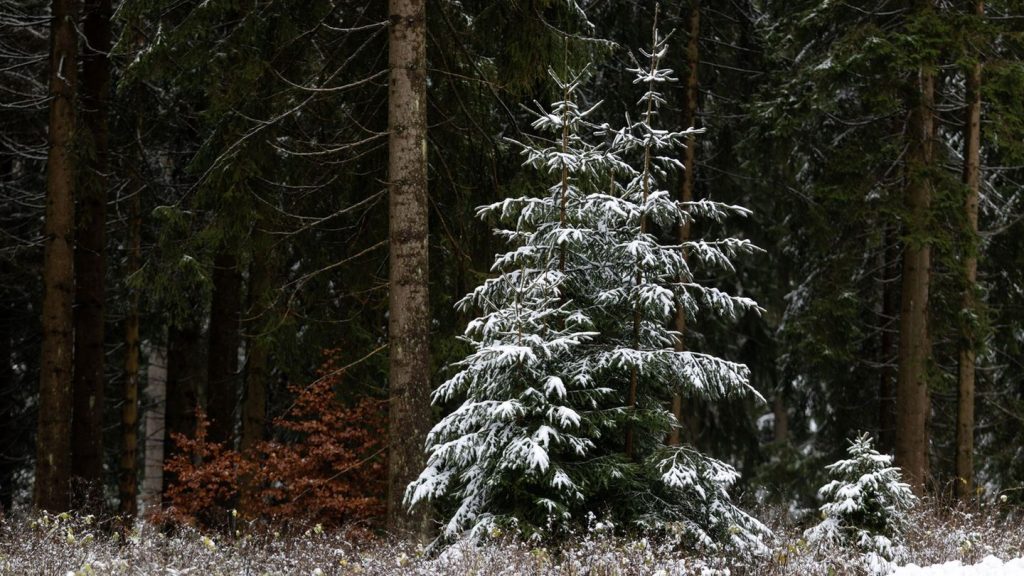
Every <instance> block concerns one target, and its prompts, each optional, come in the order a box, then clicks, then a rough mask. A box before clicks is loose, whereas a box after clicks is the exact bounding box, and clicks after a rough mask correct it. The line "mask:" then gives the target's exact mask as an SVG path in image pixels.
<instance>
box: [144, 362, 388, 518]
mask: <svg viewBox="0 0 1024 576" xmlns="http://www.w3.org/2000/svg"><path fill="white" fill-rule="evenodd" d="M326 355H327V361H326V362H325V364H324V365H323V366H322V367H321V369H320V377H319V378H318V379H317V380H316V381H314V382H313V383H312V384H308V385H293V386H290V387H289V390H290V391H291V392H292V394H293V395H294V401H293V403H292V405H291V406H290V407H289V408H288V410H287V411H286V412H285V414H284V415H283V416H281V417H278V418H276V419H275V420H274V427H275V432H276V433H275V434H274V438H275V439H274V440H271V441H267V442H261V443H259V444H258V445H256V446H255V447H254V448H253V449H252V450H249V451H246V452H238V451H235V450H229V449H227V448H226V447H225V446H224V444H221V443H216V442H212V441H210V440H209V439H208V437H207V426H208V422H207V420H206V417H205V416H204V415H203V414H199V418H198V421H199V425H198V426H197V431H196V435H195V437H194V438H188V437H184V436H182V435H175V436H174V439H173V440H174V442H175V443H176V444H177V446H178V448H179V450H180V452H179V454H178V455H177V456H175V457H174V458H172V459H170V460H168V462H167V463H166V465H165V469H166V470H167V471H168V472H170V473H171V474H172V475H173V476H174V477H175V478H176V479H175V481H174V482H173V483H172V484H171V485H170V486H169V487H168V488H167V491H166V498H167V503H168V504H169V506H168V508H167V509H166V510H165V511H164V512H163V513H162V515H163V516H164V519H165V520H171V521H174V522H184V523H188V524H194V525H199V526H202V527H207V528H219V527H225V526H229V525H231V524H233V523H234V519H235V518H236V513H235V512H233V511H234V510H236V509H237V510H239V512H240V513H241V516H243V517H244V520H249V521H253V520H271V521H275V522H278V523H286V524H287V523H296V522H297V523H299V524H309V523H318V524H321V525H323V526H324V527H336V526H343V525H345V526H349V527H352V526H355V525H358V526H360V527H364V528H372V527H375V526H377V525H378V524H379V521H380V520H382V519H383V514H384V510H385V505H384V494H385V485H386V484H385V482H386V478H387V476H386V470H387V468H386V464H387V462H386V453H385V450H384V447H385V444H384V442H385V438H386V435H385V432H386V431H385V421H386V418H387V412H386V406H385V403H384V402H383V401H381V400H377V399H372V398H363V399H362V400H360V401H358V402H357V403H355V404H354V405H351V406H347V405H345V404H343V403H342V402H341V401H339V399H338V398H337V395H336V392H335V388H336V385H337V384H338V382H339V381H340V371H339V370H337V369H336V368H335V365H334V356H335V355H334V354H333V353H331V352H327V353H326ZM243 483H248V485H249V486H250V488H249V490H246V491H243V490H242V486H243ZM243 492H245V493H246V494H247V496H246V497H245V498H246V501H245V502H244V503H242V502H240V498H241V497H242V496H241V495H242V493H243ZM243 504H244V505H243Z"/></svg>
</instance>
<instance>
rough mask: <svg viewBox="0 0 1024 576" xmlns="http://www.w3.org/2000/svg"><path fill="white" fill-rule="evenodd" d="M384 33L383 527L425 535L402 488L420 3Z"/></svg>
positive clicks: (419, 234)
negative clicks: (386, 396)
mask: <svg viewBox="0 0 1024 576" xmlns="http://www.w3.org/2000/svg"><path fill="white" fill-rule="evenodd" d="M388 8H389V14H390V29H389V31H388V68H389V71H390V74H389V83H388V84H389V87H388V132H389V136H388V222H389V226H388V228H389V230H388V238H389V249H390V253H389V287H390V291H389V319H388V343H389V349H390V352H389V360H388V363H389V366H388V380H389V410H388V494H387V526H388V529H389V530H390V531H391V532H392V533H394V534H398V535H419V536H420V537H422V536H424V535H425V533H426V531H427V522H428V518H429V516H428V513H427V510H425V509H424V508H423V507H419V508H418V509H416V510H415V511H411V512H410V511H409V510H407V509H406V507H405V505H404V504H403V497H404V495H405V488H406V486H408V485H409V483H410V482H412V481H413V480H415V479H416V477H417V476H418V474H419V472H420V471H421V470H422V469H423V467H424V466H425V464H426V456H425V454H424V443H425V441H426V436H427V431H428V430H429V428H430V414H431V412H430V300H429V298H428V278H429V276H428V273H427V263H428V252H427V246H428V245H427V238H428V236H427V231H428V229H427V51H426V47H427V34H426V2H425V0H390V1H389V6H388Z"/></svg>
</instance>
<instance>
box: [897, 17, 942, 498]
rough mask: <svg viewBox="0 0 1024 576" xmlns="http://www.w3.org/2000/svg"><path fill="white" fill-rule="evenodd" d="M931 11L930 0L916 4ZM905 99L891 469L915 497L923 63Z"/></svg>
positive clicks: (924, 230) (924, 234) (926, 192)
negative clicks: (900, 471) (903, 209)
mask: <svg viewBox="0 0 1024 576" xmlns="http://www.w3.org/2000/svg"><path fill="white" fill-rule="evenodd" d="M916 5H917V7H918V10H921V11H928V10H931V2H930V0H916ZM911 92H912V93H911V95H910V104H911V106H910V108H911V110H910V118H909V122H908V126H907V137H908V139H909V142H908V147H907V152H906V158H907V160H906V162H907V164H906V170H907V174H906V178H907V185H906V195H905V203H906V210H907V221H906V226H907V230H906V232H907V240H906V244H905V247H904V251H903V282H902V287H901V294H900V341H899V372H898V380H897V390H896V417H897V421H896V464H897V465H898V466H900V467H901V468H902V469H903V473H904V476H905V478H906V480H907V482H908V483H909V484H910V485H911V486H913V488H914V490H915V491H916V492H918V493H920V492H922V491H923V489H924V486H925V483H926V481H927V477H928V428H927V427H928V414H929V408H930V402H929V394H928V363H929V360H930V357H931V340H930V337H929V334H928V292H929V286H930V284H931V245H930V243H931V239H930V236H931V230H930V221H931V217H930V215H931V199H932V183H931V179H930V176H929V175H928V171H929V170H931V169H932V168H933V165H934V158H933V144H932V138H933V128H934V126H933V124H934V118H933V111H934V104H935V73H934V71H933V70H932V69H931V68H930V67H929V66H928V65H927V64H926V65H922V66H921V68H920V69H919V71H918V78H917V82H916V83H915V86H914V88H913V90H912V91H911Z"/></svg>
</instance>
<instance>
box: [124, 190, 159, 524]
mask: <svg viewBox="0 0 1024 576" xmlns="http://www.w3.org/2000/svg"><path fill="white" fill-rule="evenodd" d="M141 193H142V188H141V186H136V189H135V190H134V191H133V192H132V196H131V198H130V199H129V201H128V202H129V203H128V267H127V270H125V277H126V278H130V277H131V275H132V274H134V273H135V272H137V271H138V270H139V266H140V264H141V262H142V208H141V203H142V202H141V199H140V198H139V195H140V194H141ZM127 290H128V314H127V317H126V318H125V320H124V343H125V357H124V376H123V378H124V380H123V383H122V393H121V396H122V398H121V401H122V404H121V463H120V466H119V469H118V495H119V496H120V501H121V506H120V512H121V514H122V515H123V516H128V517H133V516H135V514H136V512H137V511H138V510H137V500H138V497H137V496H138V495H137V487H138V483H139V470H138V453H139V436H138V429H139V368H140V366H139V346H140V344H139V293H138V291H136V290H135V289H133V288H131V287H128V288H127ZM161 355H162V350H161ZM159 360H160V361H161V365H162V364H163V362H164V360H163V358H159ZM160 432H161V433H162V432H163V425H162V424H161V426H160ZM161 448H162V447H161ZM161 457H162V454H161ZM161 459H162V458H161ZM157 492H158V493H159V490H157Z"/></svg>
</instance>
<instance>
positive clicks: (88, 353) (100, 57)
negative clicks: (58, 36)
mask: <svg viewBox="0 0 1024 576" xmlns="http://www.w3.org/2000/svg"><path fill="white" fill-rule="evenodd" d="M111 14H112V12H111V6H110V0H86V2H85V11H84V16H85V17H84V21H83V25H82V30H83V33H84V36H85V42H84V43H83V47H82V86H81V95H82V98H81V103H82V107H81V111H80V116H81V123H80V125H81V126H82V128H83V129H84V131H83V132H84V133H83V134H82V137H81V138H80V141H81V143H82V158H83V160H84V161H83V162H82V164H83V165H82V167H81V172H80V175H79V179H78V182H79V188H78V198H79V203H78V208H79V209H78V212H77V216H78V223H77V228H76V230H75V242H76V244H75V353H74V386H73V388H74V409H73V412H74V414H73V416H72V424H71V474H72V477H73V478H75V479H76V480H77V482H78V483H80V484H81V485H82V487H83V488H85V489H86V490H87V492H85V493H83V494H82V495H81V496H83V497H84V498H85V501H86V504H87V505H89V506H93V505H97V504H99V503H100V501H101V500H102V497H103V494H102V483H103V414H104V409H103V408H104V384H105V378H104V348H103V335H104V300H105V296H106V282H105V281H106V278H105V276H106V267H107V260H106V227H107V182H108V179H107V170H108V164H109V163H108V158H107V148H108V142H109V129H108V112H107V110H108V103H109V101H110V59H109V57H108V52H109V51H110V17H111Z"/></svg>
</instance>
